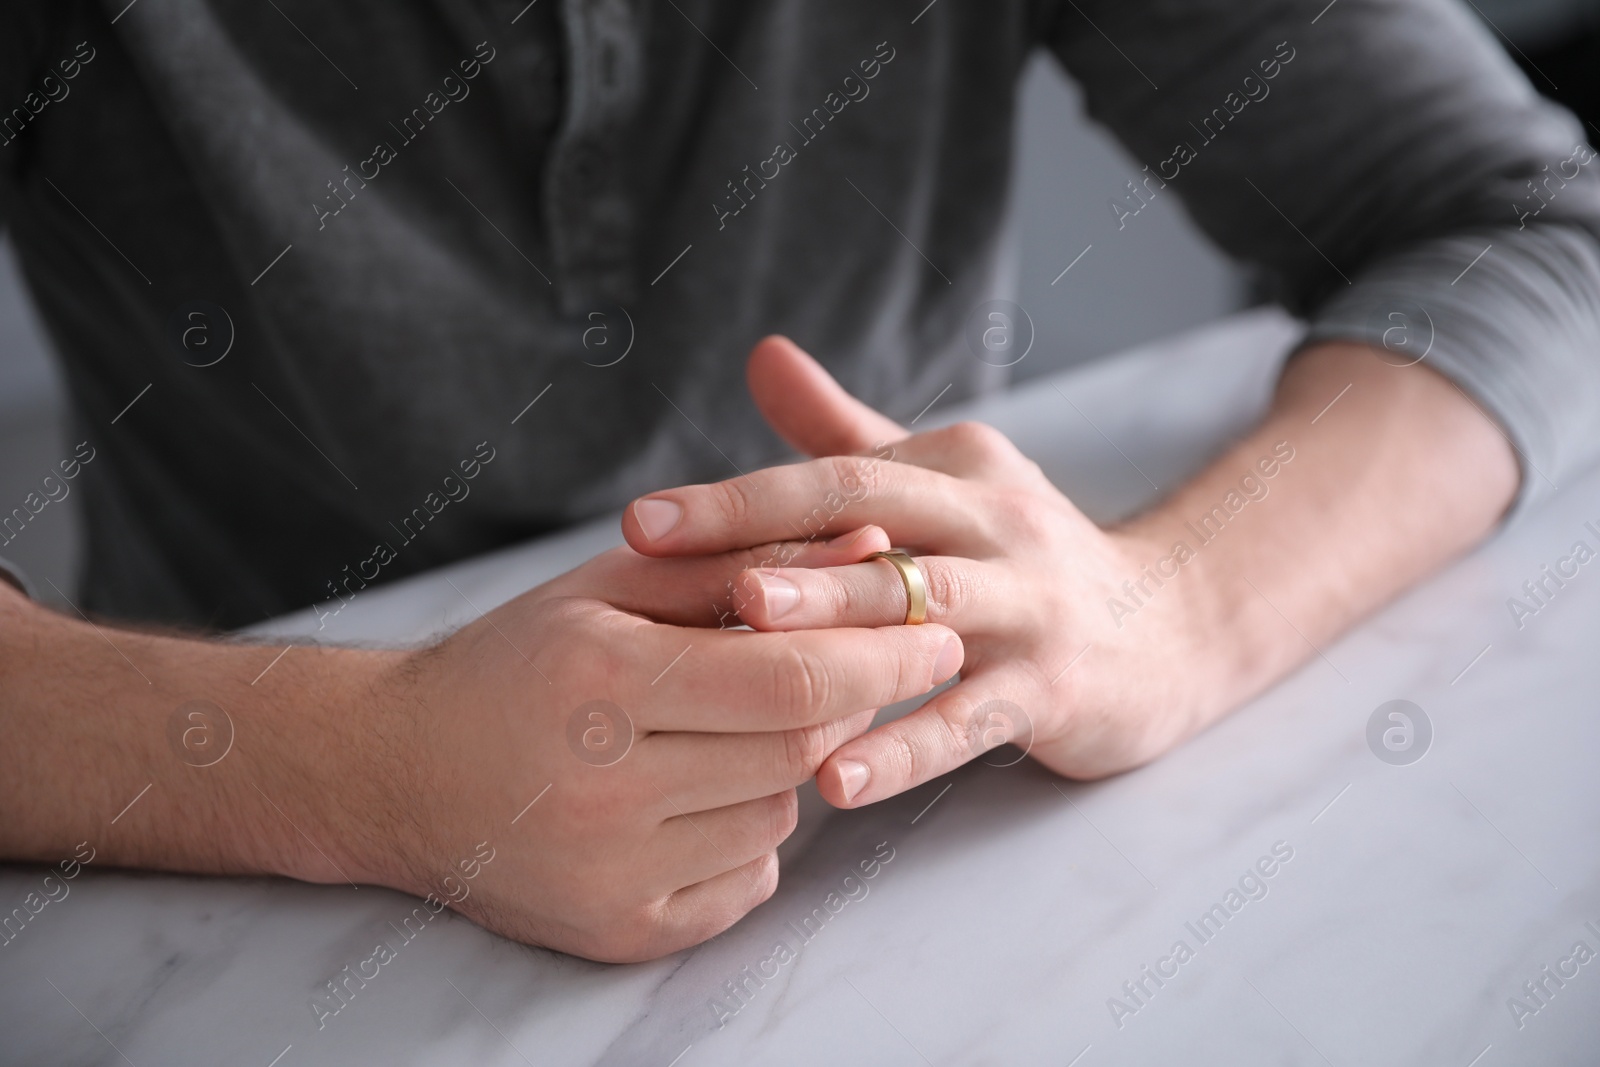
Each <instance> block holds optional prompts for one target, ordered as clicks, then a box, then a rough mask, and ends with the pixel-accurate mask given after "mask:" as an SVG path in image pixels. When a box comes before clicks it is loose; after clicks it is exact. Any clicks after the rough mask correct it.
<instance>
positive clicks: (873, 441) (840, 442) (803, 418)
mask: <svg viewBox="0 0 1600 1067" xmlns="http://www.w3.org/2000/svg"><path fill="white" fill-rule="evenodd" d="M745 378H746V380H747V381H748V382H749V385H750V395H751V396H753V397H754V398H755V402H756V407H757V408H758V409H760V411H761V414H762V416H763V417H765V418H766V420H767V422H768V424H769V425H771V427H772V428H773V430H775V431H777V434H778V436H779V437H782V438H783V439H784V440H785V441H787V442H788V443H789V444H790V446H792V447H793V448H795V449H796V450H798V451H799V452H801V453H803V454H804V455H808V456H848V455H855V454H857V453H862V452H867V451H870V450H871V449H872V448H873V447H874V446H875V445H877V444H878V443H880V442H882V441H899V440H902V439H903V438H905V437H908V436H910V435H909V434H907V433H906V431H905V429H904V428H902V427H901V425H900V424H899V423H897V422H895V421H894V420H893V419H891V418H888V417H887V416H885V415H880V414H879V413H878V412H876V411H874V410H873V409H872V408H870V407H868V406H867V405H866V404H863V403H862V402H861V401H859V400H857V399H856V398H855V397H853V396H851V395H850V394H849V393H847V392H845V391H844V388H843V387H842V386H841V385H840V384H839V383H838V382H836V381H834V379H833V375H831V374H829V373H828V372H827V371H826V370H824V369H823V367H822V364H820V363H818V362H817V361H816V360H814V359H812V358H811V357H810V356H809V355H807V354H806V353H805V352H804V351H803V350H802V349H801V348H800V346H799V345H797V344H795V343H794V342H793V341H791V340H789V339H788V338H787V337H778V336H772V337H765V338H762V339H761V340H760V341H758V342H757V343H756V346H755V348H754V349H752V350H751V352H750V359H749V361H748V362H747V363H746V364H745Z"/></svg>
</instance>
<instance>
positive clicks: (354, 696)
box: [0, 586, 392, 882]
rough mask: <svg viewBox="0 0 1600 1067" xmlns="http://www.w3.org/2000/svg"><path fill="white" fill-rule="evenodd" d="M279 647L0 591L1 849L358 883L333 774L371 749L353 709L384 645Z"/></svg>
mask: <svg viewBox="0 0 1600 1067" xmlns="http://www.w3.org/2000/svg"><path fill="white" fill-rule="evenodd" d="M280 651H281V648H277V647H265V646H248V645H239V644H226V643H221V642H210V641H199V640H189V639H179V638H173V637H166V636H157V635H151V634H144V633H137V632H131V631H127V630H117V629H111V628H108V627H104V626H94V625H91V624H89V623H86V622H83V621H82V620H80V619H78V618H72V617H66V616H63V615H59V614H56V613H54V612H51V611H48V610H45V609H44V608H42V607H40V606H38V605H36V604H33V603H31V602H29V601H27V600H26V599H24V598H23V597H22V596H20V595H19V594H16V593H14V592H13V591H12V590H11V589H10V588H9V587H5V586H0V729H3V731H4V745H3V747H0V811H3V812H4V813H5V817H4V818H3V819H0V858H5V859H12V860H36V861H42V862H56V861H58V860H60V859H62V858H64V857H66V856H69V855H71V854H72V853H73V850H74V848H75V846H76V845H77V844H78V843H79V842H83V841H87V842H88V843H89V844H90V846H91V847H93V848H94V849H95V863H96V864H97V865H98V864H108V865H118V866H128V867H145V868H154V869H160V870H177V871H190V872H197V873H271V874H286V875H290V876H293V877H297V878H302V879H306V880H310V881H323V882H342V881H344V880H345V879H346V877H347V876H348V877H349V878H351V879H356V880H360V879H362V878H364V877H370V876H371V872H370V870H368V869H367V868H368V867H370V864H368V863H365V862H363V861H362V859H361V857H362V856H363V855H366V854H368V852H367V850H365V849H364V847H363V837H364V834H366V833H367V832H368V828H367V827H364V826H362V825H361V824H360V821H359V819H358V818H357V817H356V816H355V815H354V814H352V813H351V812H349V811H348V808H349V807H351V806H352V805H354V804H355V803H356V798H358V797H359V796H360V793H361V790H362V788H363V784H364V783H362V782H361V781H360V780H359V775H353V774H351V773H349V771H348V770H347V769H345V768H347V767H348V766H349V765H350V763H351V761H350V759H349V757H351V756H352V755H354V754H356V753H357V752H359V751H360V750H361V746H374V745H381V744H382V738H381V737H363V736H360V734H361V730H360V726H359V723H361V722H363V721H367V717H366V716H363V715H361V714H358V713H357V709H360V708H362V707H364V706H365V703H364V702H366V701H367V700H368V690H369V689H370V687H371V686H372V685H373V684H375V679H377V678H378V677H379V676H380V672H381V670H382V669H383V667H384V665H385V664H386V663H387V662H388V659H389V658H390V657H391V655H392V654H387V653H377V652H364V651H357V650H350V649H319V648H299V647H296V648H294V649H292V650H291V651H289V652H288V654H286V655H285V656H283V657H282V659H279V660H277V662H276V663H274V662H273V661H274V657H276V656H277V655H278V653H279V652H280ZM269 664H270V665H271V669H270V670H266V668H267V667H268V665H269ZM264 670H265V671H266V673H264V674H263V671H264ZM196 701H205V702H209V705H208V704H195V703H193V702H196ZM186 706H187V707H186ZM218 709H220V710H218ZM191 712H193V713H195V714H193V715H191V714H190V713H191ZM223 713H225V716H226V717H225V718H224V714H223ZM335 813H338V814H339V815H342V816H343V819H342V820H340V819H335V818H334V817H333V816H334V814H335Z"/></svg>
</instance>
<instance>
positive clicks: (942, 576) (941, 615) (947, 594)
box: [922, 561, 978, 621]
mask: <svg viewBox="0 0 1600 1067" xmlns="http://www.w3.org/2000/svg"><path fill="white" fill-rule="evenodd" d="M922 583H923V585H925V586H926V587H927V590H928V614H929V616H930V617H931V618H934V619H938V620H941V621H943V620H947V619H953V618H955V617H956V616H957V615H959V614H960V613H961V610H962V609H963V608H964V607H966V606H967V605H968V604H970V603H971V602H972V600H973V598H974V596H975V595H977V589H976V586H977V584H978V580H977V578H976V576H975V575H974V574H973V573H972V571H971V570H970V569H969V568H967V567H963V566H952V565H950V564H948V563H943V562H934V561H929V562H927V563H924V564H923V565H922Z"/></svg>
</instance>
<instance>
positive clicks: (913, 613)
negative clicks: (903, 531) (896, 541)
mask: <svg viewBox="0 0 1600 1067" xmlns="http://www.w3.org/2000/svg"><path fill="white" fill-rule="evenodd" d="M874 559H885V560H888V561H889V562H890V563H892V564H894V569H895V570H897V571H899V572H900V580H901V581H902V582H904V583H905V587H906V621H905V625H907V626H921V625H922V624H923V623H925V622H927V621H928V584H927V583H926V582H924V581H923V580H922V568H921V567H918V566H917V561H916V560H914V559H912V558H911V556H910V555H909V554H908V553H906V552H903V551H901V550H900V549H898V548H891V549H890V550H889V551H887V552H874V553H873V554H872V555H870V556H868V557H867V560H874ZM863 562H866V561H863Z"/></svg>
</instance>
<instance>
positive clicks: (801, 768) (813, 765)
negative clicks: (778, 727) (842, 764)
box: [779, 726, 829, 785]
mask: <svg viewBox="0 0 1600 1067" xmlns="http://www.w3.org/2000/svg"><path fill="white" fill-rule="evenodd" d="M782 736H783V748H782V749H781V755H780V756H779V758H780V759H781V760H782V761H783V765H782V767H780V768H779V773H780V775H781V776H782V780H783V781H787V782H793V783H795V784H796V785H799V784H800V783H801V782H803V781H805V780H806V779H808V778H810V777H811V776H812V775H814V774H816V773H817V768H818V767H820V766H822V761H823V760H825V759H827V758H828V751H829V748H828V742H827V730H826V727H824V726H807V727H803V728H802V729H799V730H785V731H783V735H782Z"/></svg>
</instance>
